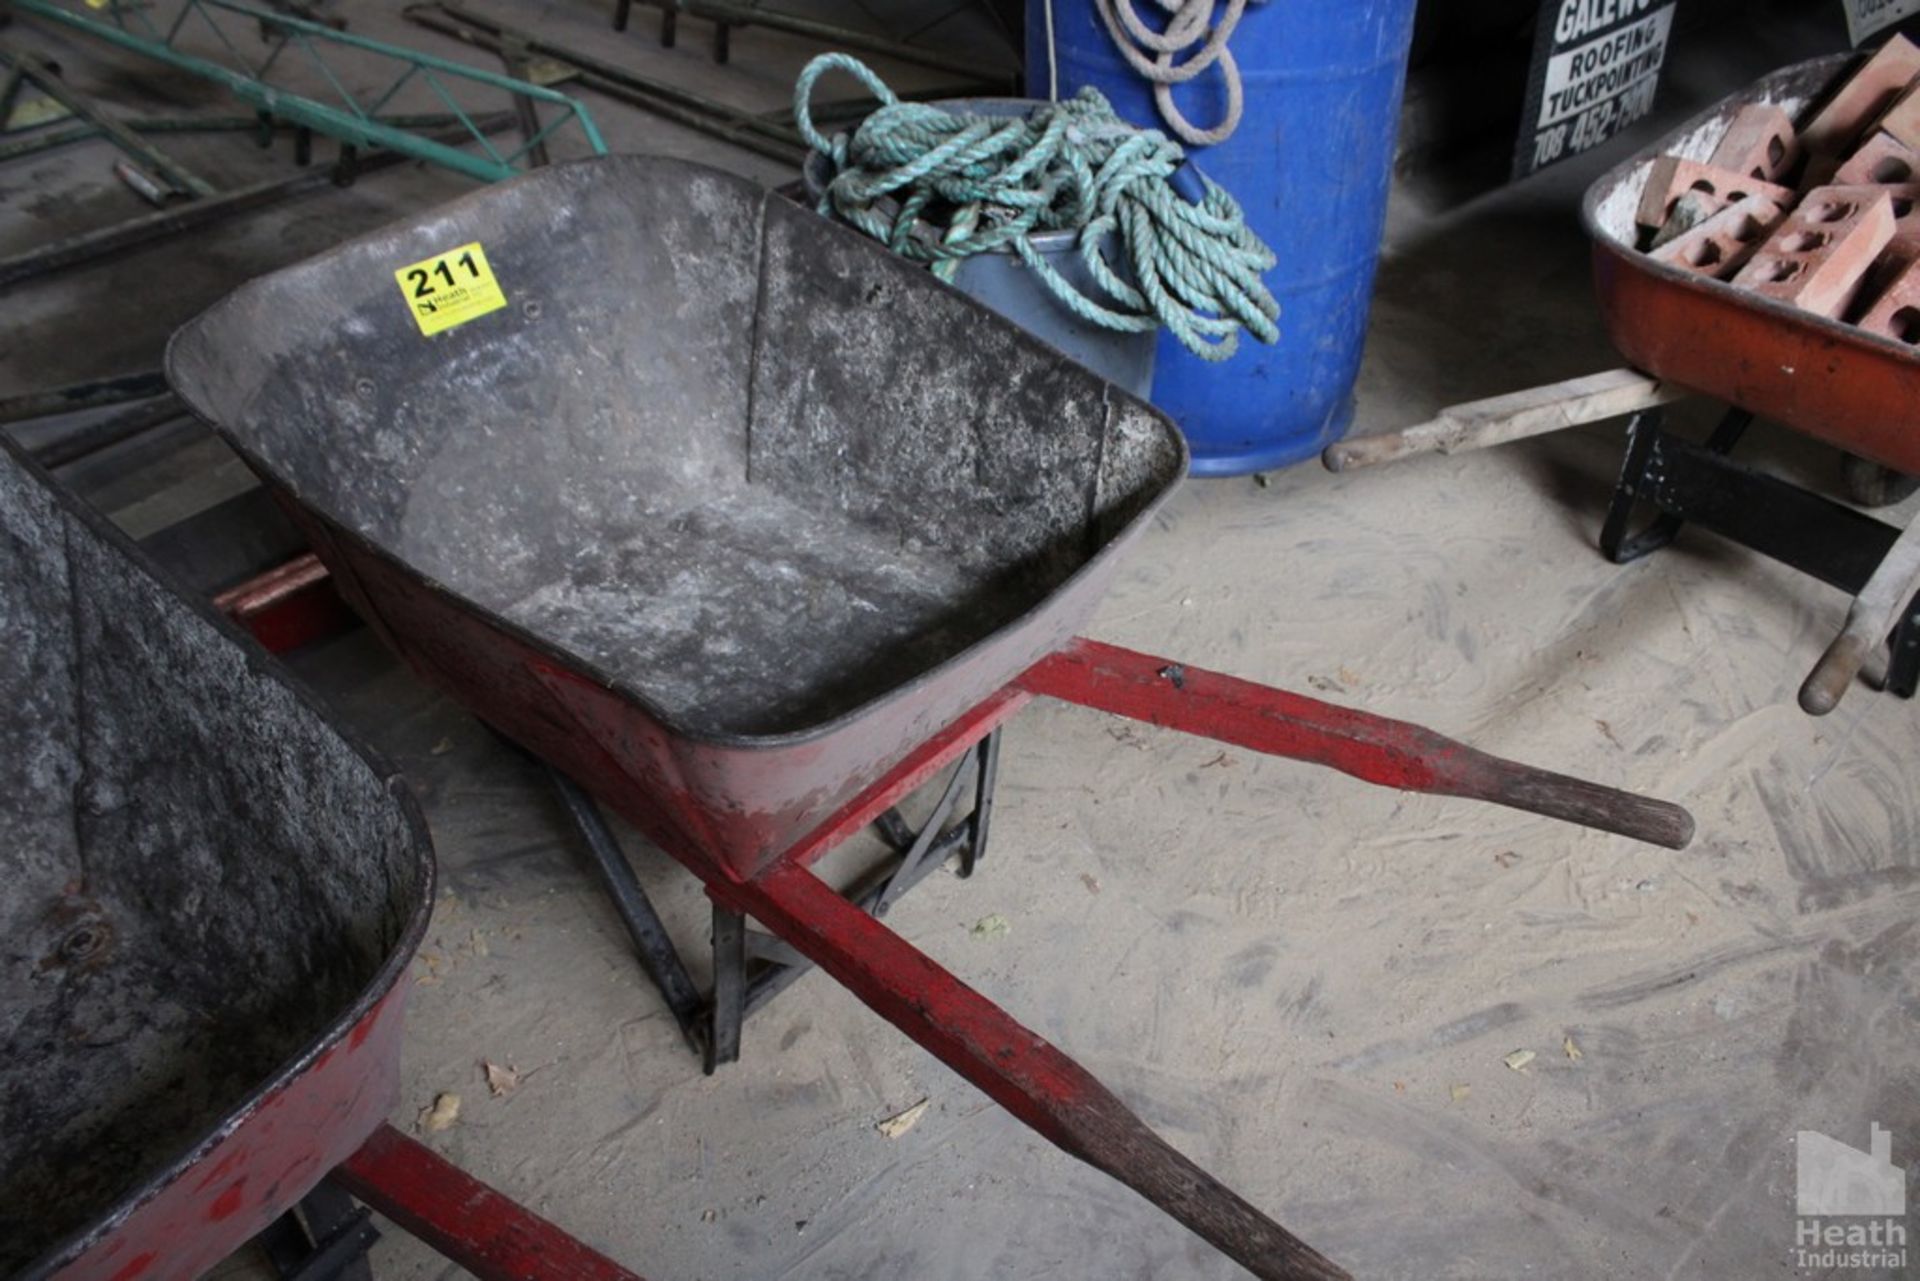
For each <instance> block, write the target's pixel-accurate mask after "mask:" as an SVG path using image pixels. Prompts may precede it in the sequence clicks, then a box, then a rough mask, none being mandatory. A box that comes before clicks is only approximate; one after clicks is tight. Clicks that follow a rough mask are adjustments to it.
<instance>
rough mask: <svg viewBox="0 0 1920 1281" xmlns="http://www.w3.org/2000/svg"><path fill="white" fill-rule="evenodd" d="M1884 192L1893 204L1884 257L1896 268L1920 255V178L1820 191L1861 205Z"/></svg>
mask: <svg viewBox="0 0 1920 1281" xmlns="http://www.w3.org/2000/svg"><path fill="white" fill-rule="evenodd" d="M1882 193H1884V194H1885V195H1886V197H1887V199H1888V201H1889V202H1890V203H1891V204H1892V206H1893V239H1892V240H1890V241H1888V242H1887V247H1886V249H1884V250H1883V251H1882V257H1883V258H1886V259H1888V260H1890V261H1891V262H1892V263H1893V265H1894V266H1895V268H1896V269H1897V268H1899V267H1902V266H1905V265H1906V264H1907V263H1908V262H1911V261H1913V260H1914V259H1916V258H1920V180H1916V181H1914V182H1900V183H1891V184H1881V183H1875V184H1870V185H1866V186H1849V187H1827V188H1824V189H1823V190H1822V192H1821V194H1822V195H1823V196H1826V197H1838V198H1839V199H1842V200H1855V201H1859V202H1860V203H1862V204H1868V203H1871V202H1872V200H1873V198H1874V197H1875V196H1877V195H1880V194H1882ZM1803 199H1804V197H1803Z"/></svg>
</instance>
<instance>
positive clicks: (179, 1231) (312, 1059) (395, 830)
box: [0, 438, 433, 1281]
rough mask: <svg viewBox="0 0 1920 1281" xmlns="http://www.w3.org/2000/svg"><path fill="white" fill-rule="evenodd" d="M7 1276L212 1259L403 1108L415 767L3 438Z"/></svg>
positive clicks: (158, 1271)
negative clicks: (393, 761)
mask: <svg viewBox="0 0 1920 1281" xmlns="http://www.w3.org/2000/svg"><path fill="white" fill-rule="evenodd" d="M0 617H3V618H4V619H5V622H6V627H5V634H6V644H5V646H3V647H0V687H3V688H0V699H3V700H4V705H5V706H6V708H7V709H8V715H7V718H6V722H5V726H4V728H0V745H3V746H4V755H5V759H6V761H7V769H6V773H5V788H6V792H7V797H6V804H5V806H4V807H3V808H0V834H3V835H4V839H3V840H0V869H4V874H3V875H0V1136H4V1137H3V1138H0V1276H10V1277H11V1276H16V1275H18V1276H20V1277H27V1278H41V1277H47V1276H54V1275H58V1276H60V1277H63V1278H95V1277H97V1278H114V1279H115V1281H135V1279H136V1278H139V1279H144V1278H176V1277H177V1278H186V1277H193V1276H198V1275H200V1274H201V1273H203V1272H205V1271H206V1270H207V1269H209V1268H211V1267H212V1266H213V1265H214V1264H216V1263H218V1262H219V1261H220V1260H221V1259H222V1258H224V1257H226V1256H227V1255H228V1254H230V1253H232V1251H233V1250H235V1249H236V1248H238V1247H239V1246H240V1245H241V1244H243V1243H244V1242H245V1241H246V1240H247V1239H248V1238H249V1237H251V1236H252V1235H254V1234H255V1233H256V1232H258V1231H259V1230H260V1229H261V1228H263V1227H265V1226H266V1224H267V1223H268V1222H270V1221H271V1220H272V1219H274V1218H275V1217H277V1216H278V1215H279V1214H281V1213H282V1212H283V1211H284V1210H286V1209H288V1208H289V1207H291V1206H292V1205H293V1204H294V1203H295V1202H296V1201H298V1200H299V1199H300V1198H301V1197H302V1196H303V1195H305V1194H306V1192H307V1191H308V1190H310V1189H311V1188H312V1187H313V1186H314V1184H316V1183H317V1182H318V1181H319V1180H320V1179H321V1178H322V1176H324V1175H326V1174H327V1173H328V1172H329V1171H330V1170H332V1169H333V1168H334V1167H336V1166H338V1165H339V1164H340V1163H341V1162H342V1161H343V1160H345V1159H347V1158H348V1157H349V1155H350V1154H352V1153H353V1152H354V1151H355V1150H356V1149H358V1148H359V1147H360V1146H361V1145H362V1143H363V1142H364V1141H365V1140H366V1139H367V1138H368V1136H369V1135H371V1134H373V1133H374V1132H375V1131H376V1129H378V1128H379V1127H380V1126H381V1124H382V1123H383V1122H384V1120H385V1118H386V1115H387V1113H388V1112H389V1111H390V1110H391V1108H392V1106H393V1104H394V1102H395V1100H396V1099H397V1097H398V1092H399V1053H400V1025H401V1014H402V1005H403V993H404V986H396V984H397V980H398V979H399V978H400V976H401V975H402V974H403V973H404V972H405V968H406V965H407V962H408V960H409V958H410V957H411V956H412V954H413V951H414V949H415V947H416V946H417V945H418V943H419V940H420V937H421V934H422V932H423V931H424V930H425V928H426V921H427V915H428V911H429V908H430V906H431V902H432V892H431V887H432V879H433V873H432V861H431V854H430V852H429V847H428V844H427V839H426V833H425V829H424V827H423V826H422V824H421V821H420V817H419V814H418V812H417V810H416V809H415V807H414V805H413V802H412V800H411V798H410V797H409V795H408V794H407V792H406V791H405V789H404V784H402V783H401V782H400V781H399V779H398V778H397V777H396V776H395V775H394V774H393V772H392V771H391V770H389V769H387V768H385V767H384V766H382V765H380V764H379V763H378V762H376V761H375V760H373V759H371V758H370V757H369V756H368V755H367V754H366V753H365V752H364V751H363V750H361V749H360V748H359V747H358V746H357V745H356V744H355V743H354V742H353V741H351V740H350V739H349V738H347V737H344V736H343V735H342V733H341V732H340V730H339V729H338V728H337V727H335V726H334V725H333V724H332V723H331V722H330V721H329V720H328V719H327V717H326V716H325V715H324V714H323V713H322V712H321V711H320V710H319V709H318V708H317V707H316V706H315V705H314V704H313V703H312V702H310V701H309V700H308V699H307V698H305V697H304V696H303V695H302V694H300V693H299V692H298V691H296V690H295V689H294V688H293V687H292V686H290V685H289V684H287V683H286V682H285V681H284V680H282V679H281V678H280V677H279V676H278V675H277V674H276V673H275V671H273V670H271V669H270V668H271V665H270V664H266V663H263V662H262V660H261V659H260V658H259V657H258V652H257V651H254V650H252V648H251V646H248V645H245V644H244V643H243V642H241V641H240V639H239V636H238V634H237V633H236V632H234V631H233V630H232V629H231V628H230V627H229V626H227V625H226V624H225V623H224V622H220V621H216V619H215V616H214V615H213V614H212V612H211V611H210V610H208V609H206V608H204V607H201V606H196V605H192V604H189V603H188V601H187V600H186V599H185V598H183V597H182V596H180V595H179V594H178V593H176V592H174V591H173V590H172V589H170V588H169V587H167V586H165V585H163V584H162V583H161V582H160V581H158V580H157V579H156V578H154V577H153V575H152V574H151V572H150V571H149V570H148V569H146V568H144V567H143V566H142V564H140V563H139V562H138V554H137V552H135V551H134V549H133V547H132V545H131V544H130V543H129V542H128V541H127V540H126V539H125V538H124V537H123V536H122V535H121V534H120V533H119V532H118V531H117V530H114V529H113V528H111V527H110V526H109V525H107V524H106V522H105V521H104V520H102V519H101V518H100V517H98V516H97V515H95V514H94V513H93V512H91V511H90V510H88V509H86V508H84V507H83V506H82V505H81V504H79V503H78V502H76V501H74V500H72V499H70V498H68V497H67V496H66V495H64V494H63V493H62V492H60V491H59V490H58V488H57V487H56V486H55V485H54V484H53V483H52V482H51V481H50V480H48V479H47V478H46V477H45V475H44V474H43V473H41V472H39V471H38V469H37V468H36V467H35V466H34V465H33V464H31V463H29V462H27V461H26V459H25V457H24V455H23V454H21V452H20V451H19V450H17V449H16V448H15V447H14V446H13V445H12V444H11V442H6V441H4V439H3V438H0Z"/></svg>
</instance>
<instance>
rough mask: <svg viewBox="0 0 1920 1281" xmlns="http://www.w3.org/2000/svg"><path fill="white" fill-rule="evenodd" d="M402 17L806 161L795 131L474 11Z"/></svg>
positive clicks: (419, 11) (766, 151) (419, 8)
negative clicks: (511, 48)
mask: <svg viewBox="0 0 1920 1281" xmlns="http://www.w3.org/2000/svg"><path fill="white" fill-rule="evenodd" d="M402 12H403V13H404V14H405V16H406V18H407V20H408V21H409V22H412V23H414V24H415V25H416V26H421V27H425V28H426V29H427V30H429V31H433V32H436V33H438V34H440V35H443V36H449V37H451V38H453V39H455V40H460V41H463V42H465V43H467V44H470V45H473V46H474V47H475V48H479V49H485V50H487V51H488V52H491V53H495V54H498V53H500V52H501V50H502V48H503V47H504V45H505V43H506V42H507V41H508V40H518V41H520V42H521V43H523V44H524V45H525V46H526V48H527V51H528V52H529V53H535V54H538V55H540V56H541V57H543V58H551V59H553V60H554V61H556V62H560V63H563V64H565V65H566V66H568V67H569V68H571V69H572V70H573V71H574V72H575V73H576V74H577V77H578V83H579V84H581V85H582V86H584V87H586V88H588V89H592V90H593V91H595V92H596V93H603V94H605V95H607V96H608V97H610V98H615V99H618V100H619V101H621V102H625V103H627V104H628V105H629V106H635V107H639V108H640V109H641V110H643V111H650V112H652V113H654V114H655V115H658V116H661V117H663V118H665V119H668V120H671V121H673V122H674V123H675V124H680V125H685V126H686V127H687V128H689V129H694V130H698V131H699V132H701V133H705V134H708V135H711V136H713V137H716V138H720V139H722V140H723V141H726V142H730V143H732V144H733V145H734V146H737V147H743V148H745V149H747V150H749V151H753V152H757V153H758V154H760V155H763V156H767V157H769V158H771V159H774V160H779V161H783V162H787V163H798V161H799V160H800V159H801V158H802V157H804V156H805V155H806V152H807V144H806V141H805V140H804V139H802V138H801V137H800V134H799V131H798V130H796V129H793V128H791V127H788V126H784V125H780V124H777V123H775V122H773V121H770V120H765V119H762V118H761V117H759V116H757V115H754V114H753V113H751V112H746V111H741V110H739V109H738V108H735V107H730V106H727V105H726V104H725V103H721V102H716V101H714V100H713V99H711V98H706V97H702V96H701V95H699V94H696V93H690V92H688V91H687V90H685V89H680V88H677V87H676V86H673V85H669V84H665V83H662V82H661V81H658V80H652V79H648V78H647V77H645V76H641V75H638V74H637V73H635V72H632V71H629V70H627V69H626V68H624V67H619V66H616V65H614V64H613V63H610V62H603V61H601V60H600V59H598V58H595V57H593V56H592V55H590V54H584V53H580V52H579V51H577V50H574V49H569V48H566V47H565V46H563V45H557V44H553V43H552V42H550V41H546V40H542V39H540V38H539V37H538V36H537V35H535V34H533V33H532V32H528V31H522V30H520V29H518V28H514V27H510V26H507V25H506V24H505V23H502V22H498V21H495V20H494V19H492V18H488V17H486V16H485V15H483V14H478V13H475V12H473V11H472V10H468V9H461V8H459V7H457V6H455V5H451V4H413V5H408V6H407V8H406V9H404V10H403V11H402Z"/></svg>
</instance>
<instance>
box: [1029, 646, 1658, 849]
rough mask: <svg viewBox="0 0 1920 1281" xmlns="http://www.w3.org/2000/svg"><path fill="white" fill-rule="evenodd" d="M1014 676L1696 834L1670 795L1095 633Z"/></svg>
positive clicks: (1534, 803) (1513, 802) (1349, 761)
mask: <svg viewBox="0 0 1920 1281" xmlns="http://www.w3.org/2000/svg"><path fill="white" fill-rule="evenodd" d="M1019 684H1020V685H1021V687H1022V688H1024V689H1026V690H1027V691H1029V692H1030V693H1034V694H1045V695H1048V696H1050V697H1053V698H1058V699H1063V700H1065V701H1066V702H1070V703H1081V704H1084V705H1086V706H1088V707H1097V708H1100V709H1101V710H1103V711H1108V712H1112V713H1114V714H1115V715H1117V716H1125V717H1129V718H1131V719H1133V720H1138V721H1146V722H1148V723H1149V724H1153V725H1163V726H1166V727H1167V728H1169V729H1177V730H1183V731H1185V732H1186V733H1189V734H1198V735H1201V736H1202V737H1205V738H1211V739H1217V740H1219V741H1220V742H1223V743H1231V744H1233V745H1234V746H1236V747H1243V748H1246V749H1248V750H1249V751H1255V752H1265V753H1267V754H1268V755H1272V756H1288V757H1293V758H1295V759H1297V760H1304V761H1312V762H1314V763H1316V764H1320V765H1328V766H1331V767H1333V768H1334V769H1337V770H1340V771H1341V772H1342V773H1346V774H1351V775H1353V776H1354V777H1355V778H1360V779H1365V780H1366V781H1367V782H1369V783H1379V784H1381V785H1382V786H1385V787H1398V788H1404V789H1405V790H1407V791H1412V792H1435V793H1439V794H1441V795H1445V796H1460V797H1465V798H1468V799H1471V800H1481V801H1492V802H1493V803H1494V804H1496V805H1505V806H1509V807H1510V808H1513V809H1518V810H1526V811H1528V812H1529V813H1533V814H1544V815H1546V816H1547V817H1548V818H1557V819H1563V820H1565V821H1566V822H1569V823H1578V824H1580V825H1581V826H1582V827H1593V828H1598V829H1600V830H1601V831H1604V832H1615V833H1618V834H1619V835H1621V836H1630V837H1632V838H1634V839H1635V840H1641V841H1648V842H1651V843H1652V844H1655V845H1664V846H1666V847H1667V848H1669V849H1676V850H1677V849H1684V848H1685V847H1686V844H1687V842H1688V841H1690V840H1692V839H1693V816H1692V815H1691V814H1689V813H1688V812H1687V811H1686V810H1684V809H1682V808H1681V807H1680V806H1678V805H1674V804H1672V803H1671V802H1668V801H1660V800H1654V799H1653V798H1651V797H1646V796H1636V795H1634V794H1633V793H1631V792H1622V791H1619V790H1617V789H1615V788H1611V787H1605V786H1602V785H1601V784H1599V783H1590V782H1587V781H1586V780H1584V779H1578V778H1569V777H1568V776H1566V775H1565V774H1555V773H1552V772H1550V771H1547V770H1543V769H1536V768H1534V767H1533V766H1531V765H1521V764H1518V763H1516V762H1514V761H1508V760H1502V759H1501V758H1500V757H1497V756H1489V755H1488V754H1487V753H1485V752H1481V751H1476V750H1475V749H1474V748H1471V747H1468V746H1467V745H1466V744H1464V743H1459V742H1456V741H1454V740H1453V739H1450V738H1447V737H1446V736H1444V735H1441V734H1436V733H1434V732H1433V731H1432V730H1430V729H1424V728H1422V727H1420V726H1418V725H1410V724H1408V723H1407V722H1405V721H1396V720H1390V719H1388V718H1387V717H1384V716H1374V715H1372V714H1370V713H1367V712H1361V711H1355V710H1354V709H1352V708H1348V707H1336V706H1334V705H1333V704H1331V703H1323V702H1321V701H1320V700H1319V699H1316V698H1308V697H1306V696H1305V695H1303V694H1294V693H1290V692H1288V691H1286V690H1281V689H1274V688H1272V687H1270V686H1266V685H1257V684H1255V683H1253V682H1252V681H1244V680H1240V679H1238V678H1237V677H1233V676H1222V675H1220V674H1219V673H1217V672H1209V671H1203V670H1201V669H1200V668H1197V667H1188V666H1186V665H1184V664H1181V663H1176V662H1173V661H1172V660H1170V659H1165V658H1154V657H1152V656H1150V655H1147V654H1142V653H1139V652H1137V651H1135V650H1130V649H1121V648H1120V647H1118V646H1115V645H1105V644H1102V643H1100V642H1099V641H1090V640H1085V639H1081V640H1076V641H1074V642H1072V643H1071V644H1069V645H1068V646H1067V647H1066V648H1065V649H1062V650H1060V651H1059V652H1058V653H1056V654H1053V655H1052V656H1050V657H1048V658H1044V659H1042V660H1041V661H1040V662H1038V663H1036V664H1035V665H1034V666H1033V667H1031V668H1029V669H1028V670H1027V672H1026V674H1025V675H1023V676H1022V677H1021V678H1020V681H1019Z"/></svg>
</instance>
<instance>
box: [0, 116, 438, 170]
mask: <svg viewBox="0 0 1920 1281" xmlns="http://www.w3.org/2000/svg"><path fill="white" fill-rule="evenodd" d="M374 118H375V119H376V120H379V121H380V122H381V123H382V124H388V125H392V126H393V127H394V128H396V129H444V128H446V127H447V126H448V125H453V124H458V123H459V119H460V118H459V117H458V116H455V115H452V114H450V113H448V112H445V111H438V112H431V113H428V114H425V115H401V116H376V117H374ZM120 123H121V124H123V125H125V126H126V127H127V128H129V129H131V130H133V131H134V132H135V133H250V132H252V131H254V130H256V129H260V128H262V127H263V126H262V124H261V120H260V118H259V117H258V116H152V117H138V116H136V117H134V118H133V119H129V120H122V121H121V122H120ZM265 127H266V128H267V129H269V130H275V129H278V130H287V129H298V128H304V127H305V126H300V125H294V124H290V123H288V122H286V121H277V120H273V119H272V118H271V117H269V118H268V120H267V122H266V125H265ZM99 136H100V130H98V129H96V128H94V127H93V126H92V125H89V124H79V125H69V126H66V127H64V128H60V129H52V130H47V131H44V132H42V133H39V134H37V135H35V136H34V137H31V138H22V139H20V140H18V141H16V142H8V143H0V164H4V163H6V162H7V161H9V160H18V159H20V158H22V157H23V156H31V155H37V154H39V153H40V152H43V151H52V150H54V149H56V148H58V147H65V146H69V145H71V144H72V143H76V142H85V141H87V140H88V139H90V138H98V137H99ZM262 145H263V146H264V145H265V143H264V142H263V143H262Z"/></svg>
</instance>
